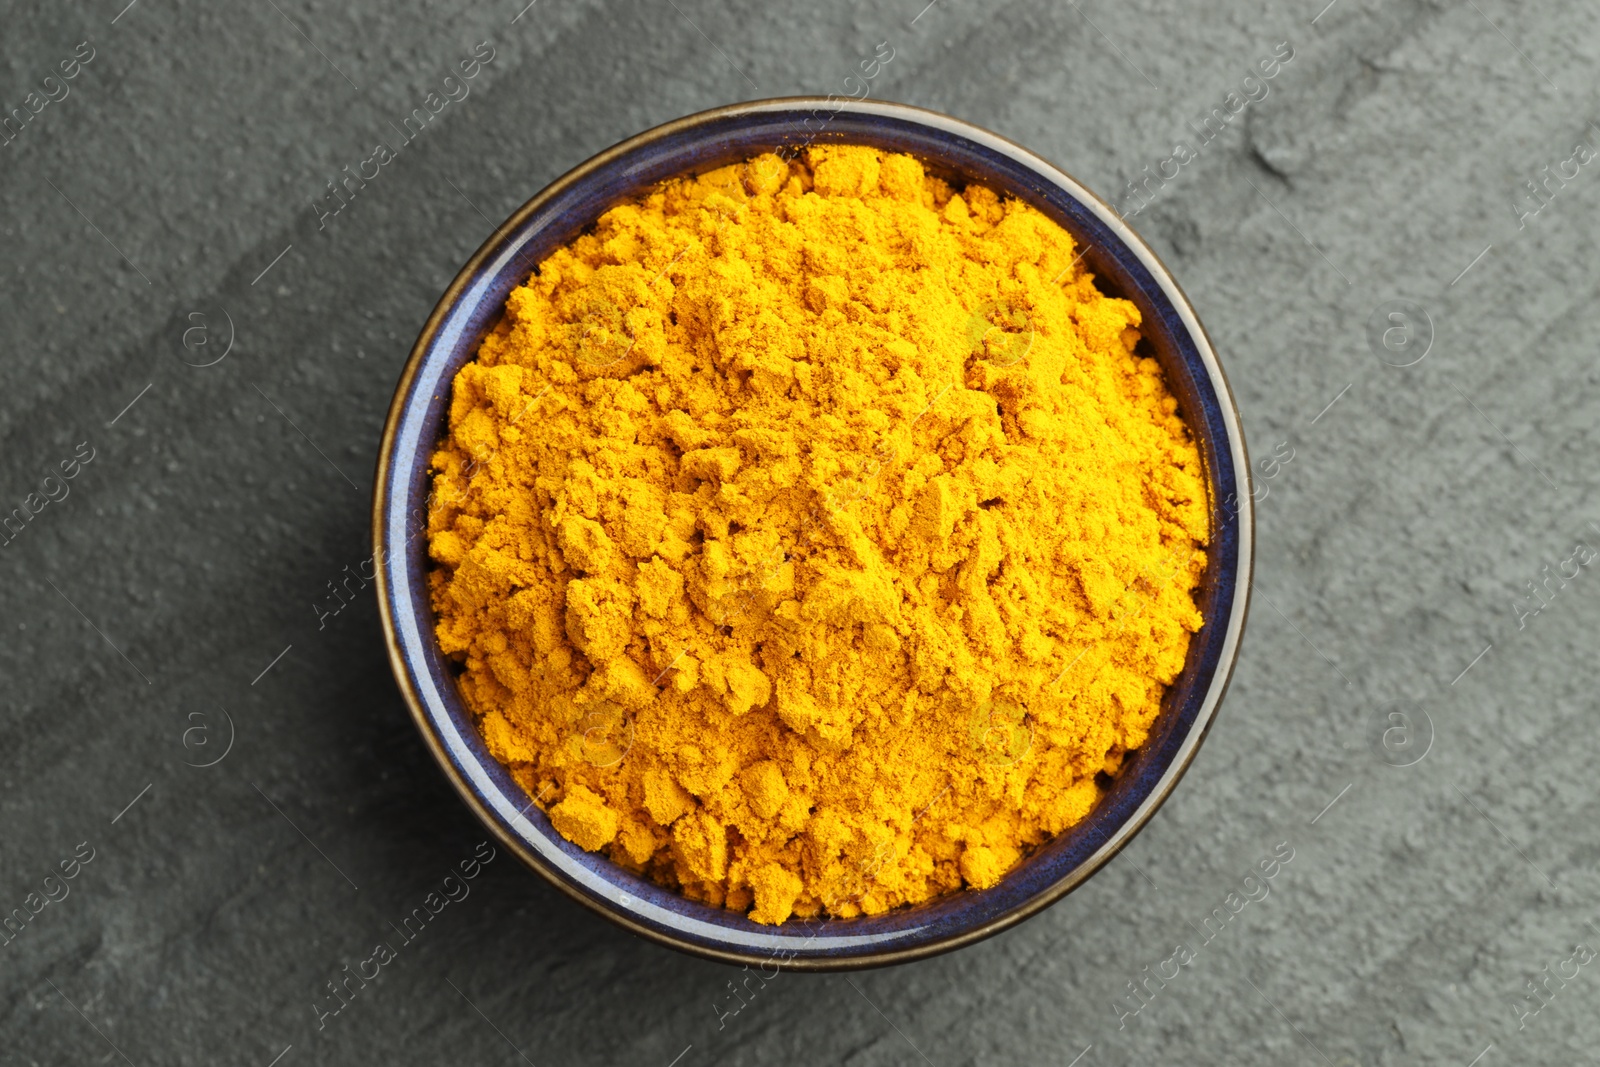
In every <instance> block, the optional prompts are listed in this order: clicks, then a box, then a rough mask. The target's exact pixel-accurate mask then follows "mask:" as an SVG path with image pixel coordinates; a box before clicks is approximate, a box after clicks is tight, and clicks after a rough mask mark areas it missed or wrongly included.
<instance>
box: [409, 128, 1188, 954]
mask: <svg viewBox="0 0 1600 1067" xmlns="http://www.w3.org/2000/svg"><path fill="white" fill-rule="evenodd" d="M1139 325H1140V316H1139V311H1138V309H1137V308H1136V307H1135V306H1134V305H1133V304H1131V303H1129V302H1127V301H1125V300H1121V299H1113V298H1111V297H1108V296H1105V295H1103V294H1102V293H1101V292H1100V291H1099V290H1098V289H1097V288H1096V286H1095V283H1094V277H1093V275H1092V274H1091V273H1090V272H1089V271H1088V269H1087V268H1086V267H1084V266H1083V264H1082V262H1081V259H1080V258H1079V257H1078V254H1077V250H1076V248H1075V245H1074V242H1073V239H1072V238H1071V236H1070V235H1069V234H1067V232H1066V231H1065V230H1063V229H1062V228H1061V227H1060V226H1058V225H1056V224H1055V223H1054V222H1052V221H1050V220H1049V219H1048V218H1046V217H1045V216H1044V215H1043V214H1042V213H1041V212H1039V211H1038V210H1037V209H1035V208H1033V207H1030V206H1028V205H1026V204H1024V203H1022V202H1020V201H1017V200H1014V199H1004V198H1002V197H1000V196H998V195H997V194H996V193H995V192H993V191H992V190H990V189H988V188H985V187H983V186H981V185H967V186H966V187H965V188H956V187H952V186H951V185H949V184H947V183H946V182H944V181H942V180H940V179H938V178H936V177H933V176H931V175H928V174H926V173H924V169H923V167H922V165H921V164H920V163H919V162H918V160H916V159H914V158H912V157H910V156H906V155H895V154H889V153H885V152H881V151H879V150H876V149H872V148H865V147H854V146H829V147H812V148H810V149H808V150H806V151H805V152H804V153H802V154H801V155H799V156H798V157H797V158H795V159H789V160H786V159H782V158H779V157H778V156H775V155H766V156H761V157H759V158H756V159H754V160H751V161H749V162H747V163H742V164H737V165H732V166H727V167H723V168H721V169H719V170H715V171H713V172H711V173H708V174H704V175H701V176H699V177H696V178H688V179H679V180H674V181H670V182H667V183H665V184H663V185H661V186H659V187H657V188H655V189H654V190H653V191H651V192H650V193H649V194H648V195H646V196H644V197H642V198H641V199H639V200H638V201H636V202H630V203H625V204H622V205H620V206H618V207H615V208H612V209H611V210H610V211H608V212H606V213H605V214H604V215H603V216H602V217H601V218H600V219H599V221H598V223H597V224H596V226H595V227H594V229H593V230H592V231H591V232H588V233H585V234H584V235H582V236H580V237H578V238H577V239H576V240H574V241H572V242H571V243H570V244H569V245H568V246H566V247H564V248H561V249H559V250H557V251H556V252H554V253H552V254H551V255H550V256H549V257H548V258H547V259H546V260H545V261H544V262H543V263H541V264H540V265H539V267H538V269H537V271H536V272H535V273H534V274H533V275H532V277H531V278H530V279H529V280H528V283H527V284H526V285H525V286H522V287H520V288H518V289H516V290H515V291H514V292H512V294H511V296H510V298H509V300H508V301H507V304H506V312H505V315H504V318H503V321H501V322H500V324H499V325H498V326H497V327H496V328H495V329H494V330H493V331H491V332H490V333H489V335H488V336H486V337H485V338H484V340H483V341H482V343H481V346H480V348H479V351H478V354H477V358H476V361H475V362H472V363H469V364H467V365H466V366H464V367H463V368H462V369H461V371H460V372H459V374H458V375H457V376H456V378H455V381H454V385H453V392H452V396H451V401H450V410H449V431H448V435H447V437H446V438H445V439H444V440H443V441H442V442H441V444H440V445H439V447H438V449H437V451H436V453H435V454H434V456H433V457H432V464H433V470H434V472H435V473H434V487H433V495H432V497H431V502H430V508H429V520H428V530H429V550H430V553H431V556H432V559H433V560H434V561H435V562H436V563H437V568H436V569H435V570H434V571H433V572H432V573H431V576H430V582H431V585H430V593H431V597H432V602H433V605H434V608H435V611H436V614H437V619H438V622H437V633H438V639H439V642H440V644H441V646H442V648H443V650H444V652H445V653H446V654H448V655H450V656H452V657H454V658H455V659H456V660H458V661H459V663H460V665H461V674H460V691H461V694H462V697H463V699H464V700H465V702H466V705H467V706H468V708H469V709H470V710H471V712H472V714H473V715H474V717H475V718H476V720H477V722H478V724H479V728H480V730H481V732H482V736H483V739H484V742H485V744H486V745H487V747H488V749H489V751H490V752H491V753H492V754H493V755H494V756H495V758H496V759H498V760H500V761H502V762H503V763H504V764H506V765H507V766H508V767H509V768H510V769H511V771H512V773H513V775H514V776H515V778H516V779H517V781H518V782H519V783H520V784H521V785H522V786H523V787H524V788H525V789H527V791H528V793H529V796H530V797H532V798H536V799H537V802H538V803H540V804H541V806H543V807H544V808H545V810H546V811H547V812H548V814H549V817H550V820H551V822H552V823H553V825H554V826H555V828H556V830H557V831H559V832H560V833H561V834H562V835H563V836H565V837H566V838H567V839H568V840H570V841H572V842H574V843H575V844H577V845H578V846H580V847H582V848H584V849H587V850H591V851H593V850H604V853H605V854H606V855H607V856H609V857H610V858H611V859H612V860H613V861H615V862H616V863H618V864H620V865H622V866H623V867H626V868H628V869H630V870H633V871H635V872H639V873H642V874H644V875H646V876H648V877H650V878H653V879H655V880H656V881H658V882H660V883H663V884H665V885H668V886H673V887H676V888H677V889H678V890H679V891H681V892H682V893H684V894H685V895H687V896H688V897H690V898H692V899H695V900H700V901H704V902H707V903H709V904H712V905H720V906H723V907H727V908H730V909H734V910H737V911H741V912H748V914H749V916H750V918H752V919H753V920H755V921H756V922H760V923H781V922H783V921H784V920H785V919H787V918H788V917H790V916H791V915H794V916H800V917H816V916H821V915H827V916H835V917H850V916H854V915H859V914H863V913H864V914H879V913H882V912H884V911H886V910H888V909H890V908H894V907H897V906H900V905H907V904H915V903H918V902H922V901H927V900H930V899H932V898H934V897H937V896H940V895H942V894H945V893H949V892H952V891H955V890H957V889H960V888H961V887H962V886H968V887H972V888H985V887H988V886H992V885H994V884H995V883H996V882H998V881H999V880H1000V878H1001V877H1002V876H1003V875H1004V874H1005V873H1006V872H1007V871H1008V870H1010V869H1011V868H1013V867H1015V866H1016V865H1017V864H1018V863H1019V862H1020V861H1021V860H1022V859H1023V858H1024V857H1025V856H1026V855H1027V854H1028V853H1029V852H1030V851H1031V850H1032V849H1034V848H1036V847H1037V846H1038V845H1040V844H1041V843H1043V842H1045V841H1047V840H1048V839H1049V838H1050V837H1051V836H1052V835H1054V834H1057V833H1059V832H1060V831H1062V830H1063V829H1065V828H1067V827H1069V826H1071V825H1073V824H1074V823H1076V822H1078V821H1079V820H1081V819H1082V818H1083V817H1084V816H1085V815H1086V814H1087V813H1088V812H1089V811H1090V809H1091V808H1092V807H1093V806H1094V804H1095V802H1096V800H1097V798H1098V797H1099V796H1100V795H1101V793H1102V790H1103V788H1104V783H1105V782H1107V781H1108V780H1109V777H1108V776H1114V775H1115V774H1116V773H1117V771H1118V769H1119V767H1120V765H1121V762H1122V760H1123V757H1124V756H1125V754H1126V753H1127V752H1128V751H1129V750H1131V749H1135V748H1137V747H1139V745H1140V744H1141V743H1143V741H1144V740H1145V738H1146V736H1147V733H1148V731H1149V729H1150V728H1151V725H1152V723H1153V721H1154V720H1155V717H1156V715H1157V712H1158V710H1159V707H1160V702H1161V697H1162V693H1163V692H1164V690H1165V689H1166V687H1167V686H1168V685H1169V684H1171V682H1172V681H1173V680H1174V679H1175V678H1176V677H1177V675H1178V673H1179V672H1180V671H1181V669H1182V667H1183V663H1184V658H1185V654H1186V651H1187V648H1188V643H1189V637H1190V635H1191V634H1192V633H1194V632H1196V631H1198V630H1199V628H1200V626H1201V621H1202V620H1201V616H1200V613H1199V611H1198V610H1197V608H1196V606H1195V601H1194V596H1193V590H1194V588H1195V586H1196V585H1197V583H1198V581H1199V578H1200V575H1201V574H1202V572H1203V571H1204V568H1205V552H1204V547H1205V544H1206V539H1207V536H1208V529H1209V527H1208V512H1207V505H1206V488H1205V485H1204V483H1203V480H1202V479H1203V475H1202V470H1201V466H1200V458H1199V454H1198V452H1197V450H1196V448H1195V446H1194V444H1193V442H1192V440H1191V438H1190V435H1189V432H1188V429H1187V427H1186V426H1185V424H1184V423H1183V421H1182V419H1181V417H1180V416H1179V414H1178V412H1177V403H1176V401H1175V399H1174V398H1173V397H1172V396H1171V395H1170V393H1169V392H1168V390H1167V388H1166V385H1165V383H1164V381H1163V379H1162V376H1161V373H1160V370H1159V368H1158V366H1157V364H1156V362H1155V361H1154V360H1153V359H1150V358H1146V357H1143V356H1141V354H1140V353H1139V352H1138V351H1137V346H1138V342H1139V336H1140V335H1139Z"/></svg>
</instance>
